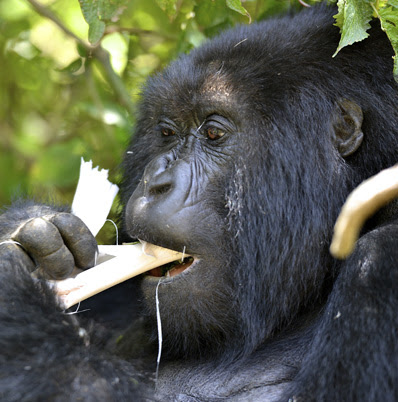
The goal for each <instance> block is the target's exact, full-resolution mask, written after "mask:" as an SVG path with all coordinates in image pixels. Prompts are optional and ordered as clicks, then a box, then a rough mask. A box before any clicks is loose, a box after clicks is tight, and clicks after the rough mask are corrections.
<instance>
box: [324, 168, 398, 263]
mask: <svg viewBox="0 0 398 402" xmlns="http://www.w3.org/2000/svg"><path fill="white" fill-rule="evenodd" d="M397 196H398V165H394V166H393V167H391V168H389V169H385V170H383V171H381V172H380V173H378V174H377V175H375V176H373V177H371V178H369V179H368V180H366V181H364V182H363V183H362V184H360V185H359V186H358V187H357V188H356V189H355V190H354V191H353V192H352V193H351V194H350V195H349V197H348V198H347V201H346V202H345V204H344V206H343V208H342V210H341V212H340V215H339V217H338V219H337V221H336V224H335V227H334V236H333V240H332V244H331V246H330V252H331V254H332V255H333V256H334V257H336V258H340V259H344V258H347V257H348V256H349V255H350V254H351V253H352V251H353V249H354V246H355V242H356V240H357V239H358V236H359V233H360V231H361V228H362V226H363V224H364V223H365V221H366V220H367V219H368V218H369V217H370V216H371V215H373V214H374V213H375V212H376V211H377V210H378V209H379V208H381V207H382V206H384V205H386V204H387V203H388V202H390V201H392V200H393V199H394V198H396V197H397Z"/></svg>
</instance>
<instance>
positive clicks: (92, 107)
mask: <svg viewBox="0 0 398 402" xmlns="http://www.w3.org/2000/svg"><path fill="white" fill-rule="evenodd" d="M81 6H82V8H81ZM100 7H102V9H101V8H100ZM301 7H302V5H301V4H300V3H299V1H297V0H292V1H290V0H258V1H251V0H247V1H242V2H241V1H234V0H201V1H195V0H134V1H126V0H113V1H105V0H102V1H101V0H98V1H93V0H90V1H88V0H81V1H80V2H79V1H77V0H41V2H40V3H38V2H36V1H35V0H1V1H0V205H9V204H10V203H11V202H12V200H13V199H15V198H19V197H21V196H26V195H28V196H30V197H35V198H39V199H43V198H44V199H51V200H53V201H55V202H59V203H67V204H70V202H71V200H72V198H73V194H74V191H75V187H76V183H77V180H78V175H79V165H80V158H81V157H84V158H85V159H86V160H89V159H92V160H93V163H94V165H98V166H100V167H101V168H106V169H109V170H110V178H111V180H113V181H117V180H118V173H117V166H118V164H119V163H120V161H121V157H122V154H123V150H124V148H125V146H126V143H127V140H128V138H129V136H130V133H131V130H132V127H133V125H134V105H135V103H136V102H137V100H138V99H139V93H140V87H141V85H142V84H143V82H144V81H145V78H146V77H147V76H148V74H153V73H155V72H156V71H158V70H159V69H161V68H162V67H164V66H165V65H166V64H167V63H168V62H169V61H170V60H172V59H174V58H176V57H177V55H178V54H179V53H182V52H188V51H189V50H190V49H192V48H193V47H195V46H198V45H200V44H201V43H202V42H203V41H204V40H206V38H208V37H212V36H214V35H215V34H217V33H218V32H219V31H220V30H223V29H225V28H228V27H230V26H233V25H235V24H237V23H244V24H247V23H249V22H250V21H254V20H259V19H264V18H266V17H269V16H271V15H274V14H278V13H282V12H286V11H287V10H288V9H290V8H301ZM82 9H83V11H84V13H82ZM83 14H84V15H83ZM87 21H88V22H89V23H90V32H89V24H88V23H87ZM67 30H69V31H68V32H65V31H67ZM72 33H73V35H72ZM74 35H75V36H74ZM89 39H90V40H91V42H95V43H91V44H89ZM92 45H94V46H92ZM102 49H106V50H107V51H108V52H109V53H110V62H111V67H112V71H110V69H109V68H108V69H107V67H106V59H103V58H101V57H100V54H102V56H103V55H104V53H99V52H98V51H99V50H102ZM104 60H105V61H104ZM120 84H121V85H122V87H121V88H120V87H118V85H119V86H120ZM126 94H128V96H129V97H130V99H131V102H130V101H126V99H125V98H123V96H125V95H126ZM111 230H113V229H111Z"/></svg>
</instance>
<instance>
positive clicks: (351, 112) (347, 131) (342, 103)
mask: <svg viewBox="0 0 398 402" xmlns="http://www.w3.org/2000/svg"><path fill="white" fill-rule="evenodd" d="M332 121H333V128H332V131H333V132H332V136H333V141H334V146H335V147H336V149H337V150H338V151H339V153H340V155H341V156H342V157H343V158H345V157H347V156H349V155H351V154H353V153H354V152H355V151H356V150H357V149H358V148H359V146H360V145H361V144H362V140H363V132H362V130H361V128H362V127H361V126H362V121H363V114H362V109H361V108H360V107H359V106H358V105H357V104H356V103H355V102H353V101H351V100H348V99H340V100H339V101H338V102H337V104H336V109H335V112H334V116H333V120H332Z"/></svg>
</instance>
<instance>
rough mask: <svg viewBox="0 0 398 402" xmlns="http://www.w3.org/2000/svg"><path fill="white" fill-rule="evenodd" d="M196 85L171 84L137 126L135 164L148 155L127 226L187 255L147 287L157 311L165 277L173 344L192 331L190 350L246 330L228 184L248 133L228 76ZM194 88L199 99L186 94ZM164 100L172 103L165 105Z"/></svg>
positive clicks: (154, 274) (165, 315) (166, 320)
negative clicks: (240, 123)
mask: <svg viewBox="0 0 398 402" xmlns="http://www.w3.org/2000/svg"><path fill="white" fill-rule="evenodd" d="M157 85H158V84H157V83H156V86H157ZM189 86H190V84H189V82H185V83H184V88H182V87H181V82H180V83H178V82H174V83H171V82H170V86H169V88H170V89H169V90H168V91H167V92H165V91H164V92H162V93H161V95H160V97H159V98H160V99H157V102H156V103H152V105H151V108H150V111H151V112H152V113H151V114H150V116H147V118H146V119H145V127H143V128H142V129H141V130H142V131H139V132H137V135H136V138H135V143H134V146H133V150H132V151H131V152H132V154H131V155H132V163H134V155H135V154H137V152H139V151H140V150H142V149H143V148H144V149H145V147H148V149H147V152H148V159H147V161H146V162H147V164H146V166H145V168H144V172H143V175H142V177H141V179H140V182H139V184H138V186H137V187H136V189H135V191H134V193H133V194H132V195H131V197H130V199H129V201H128V203H127V206H126V211H125V219H126V221H125V226H126V229H127V231H128V233H129V234H130V235H131V236H132V237H135V238H139V239H140V240H144V241H148V242H150V243H153V244H156V245H160V246H163V247H167V248H170V249H173V250H178V251H180V252H183V253H185V254H186V255H187V257H185V258H184V260H183V261H182V262H180V263H175V264H173V265H170V266H165V267H160V268H157V269H154V270H152V271H150V272H149V273H148V274H147V275H146V276H145V277H144V278H143V281H142V288H143V292H144V296H145V301H146V305H147V307H148V309H149V311H150V313H151V314H154V313H155V291H156V287H157V286H158V284H159V281H160V286H159V289H158V290H159V300H160V312H161V317H162V323H163V327H164V332H165V339H166V342H167V338H168V337H172V339H171V340H170V341H169V342H171V343H180V344H184V343H187V341H186V335H187V334H189V338H190V341H189V343H190V346H189V349H192V348H193V349H197V347H199V348H200V346H201V344H202V343H203V342H206V339H207V338H208V337H209V335H211V337H213V341H214V340H215V341H216V342H215V344H217V340H220V341H222V342H224V341H225V340H226V338H228V336H229V335H230V334H237V332H238V331H236V330H235V331H234V330H233V328H234V327H235V328H236V327H237V322H236V321H237V314H236V309H237V308H238V307H237V306H236V305H234V304H235V301H234V300H235V298H234V296H233V293H234V292H233V287H234V286H233V283H234V273H233V270H232V267H231V262H230V257H231V242H230V235H229V234H228V231H227V229H226V219H227V216H228V208H227V200H226V188H227V181H228V179H229V177H230V176H231V172H232V170H233V168H234V163H233V161H234V154H235V153H236V149H237V145H238V139H239V136H240V133H239V130H238V127H237V124H235V122H234V120H233V119H232V117H231V112H230V111H229V110H228V108H231V107H232V101H231V100H230V99H229V98H228V96H227V94H226V91H227V88H226V86H225V81H223V80H219V83H218V84H217V83H216V82H215V81H214V80H209V79H205V81H204V83H203V84H202V85H201V86H200V85H199V83H198V82H197V81H196V82H195V88H192V87H191V88H190V87H189ZM198 86H199V87H200V88H199V89H198ZM182 90H183V93H184V96H182V97H180V96H179V93H181V92H182ZM194 91H196V93H194ZM187 93H189V94H190V95H191V97H192V98H191V99H186V94H187ZM163 98H166V99H170V101H166V102H164V103H162V100H163ZM151 123H152V124H151ZM166 334H168V335H166ZM192 339H195V342H194V344H195V343H196V344H197V345H192ZM183 346H184V345H183ZM183 349H184V350H186V349H187V347H183ZM185 353H186V351H185Z"/></svg>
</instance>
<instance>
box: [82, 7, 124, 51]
mask: <svg viewBox="0 0 398 402" xmlns="http://www.w3.org/2000/svg"><path fill="white" fill-rule="evenodd" d="M79 3H80V7H81V10H82V13H83V16H84V19H85V20H86V22H87V24H88V25H89V33H88V40H89V41H90V43H93V44H95V43H97V42H98V41H99V40H100V39H101V38H102V36H103V34H104V32H105V27H106V23H107V22H114V21H116V20H118V18H119V16H120V14H121V13H122V12H123V10H124V9H125V6H126V3H127V0H113V1H109V0H79Z"/></svg>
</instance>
